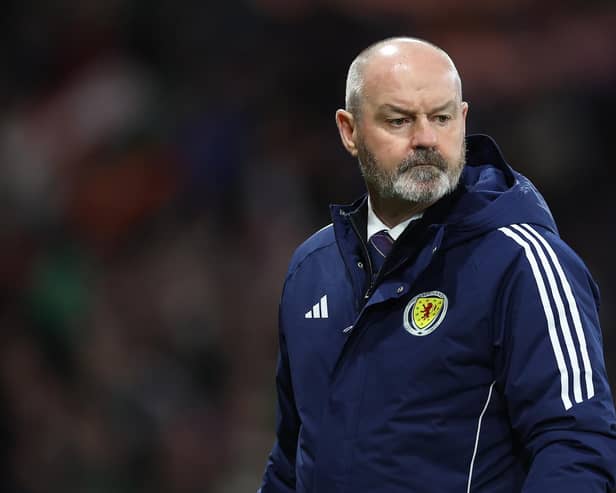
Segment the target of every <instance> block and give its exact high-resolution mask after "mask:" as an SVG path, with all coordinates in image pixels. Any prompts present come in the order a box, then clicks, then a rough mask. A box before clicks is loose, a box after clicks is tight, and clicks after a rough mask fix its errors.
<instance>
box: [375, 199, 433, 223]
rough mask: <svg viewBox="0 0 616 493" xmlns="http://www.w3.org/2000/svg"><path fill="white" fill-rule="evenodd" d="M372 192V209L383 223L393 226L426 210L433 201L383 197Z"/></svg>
mask: <svg viewBox="0 0 616 493" xmlns="http://www.w3.org/2000/svg"><path fill="white" fill-rule="evenodd" d="M369 193H370V202H371V203H372V209H373V210H374V213H375V214H376V215H377V217H378V218H379V219H380V220H381V221H383V224H385V225H387V226H388V227H389V228H393V227H395V226H397V225H398V224H400V223H401V222H403V221H406V220H407V219H410V218H411V217H413V216H416V215H417V214H419V213H421V212H423V211H425V210H426V209H427V208H428V207H430V206H431V205H432V203H417V202H409V201H408V200H403V199H399V198H383V197H380V196H379V195H377V194H376V193H371V192H370V191H369Z"/></svg>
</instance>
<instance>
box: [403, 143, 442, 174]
mask: <svg viewBox="0 0 616 493" xmlns="http://www.w3.org/2000/svg"><path fill="white" fill-rule="evenodd" d="M416 166H434V167H435V168H438V169H439V170H441V171H443V172H445V171H447V162H446V161H445V159H444V158H443V156H441V155H440V154H439V153H438V152H437V151H433V150H427V149H420V150H417V151H415V152H414V153H413V154H412V155H410V156H407V157H406V159H404V161H402V162H401V163H400V165H399V166H398V174H403V173H406V172H407V171H408V170H410V169H411V168H414V167H416Z"/></svg>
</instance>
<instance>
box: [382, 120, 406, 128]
mask: <svg viewBox="0 0 616 493" xmlns="http://www.w3.org/2000/svg"><path fill="white" fill-rule="evenodd" d="M408 122H409V119H408V118H390V119H389V120H387V123H389V124H390V125H391V126H392V127H401V126H402V125H405V124H407V123H408Z"/></svg>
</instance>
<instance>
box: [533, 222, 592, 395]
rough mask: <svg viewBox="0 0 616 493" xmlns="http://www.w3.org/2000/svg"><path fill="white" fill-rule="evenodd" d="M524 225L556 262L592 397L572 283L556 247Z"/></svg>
mask: <svg viewBox="0 0 616 493" xmlns="http://www.w3.org/2000/svg"><path fill="white" fill-rule="evenodd" d="M522 226H523V227H524V228H525V229H527V230H528V231H530V232H531V233H532V234H533V235H534V236H535V237H537V239H538V240H539V241H540V242H541V244H542V245H543V247H544V248H545V250H546V251H547V252H548V255H549V256H550V259H552V263H553V264H554V267H555V268H556V272H557V273H558V278H559V279H560V283H561V284H562V286H563V290H564V291H565V297H566V298H567V303H568V304H569V311H570V312H571V318H572V320H573V326H574V327H575V333H576V335H577V339H578V342H579V344H580V353H581V354H582V362H583V363H584V377H585V381H586V392H587V393H588V398H589V399H591V398H592V397H593V396H594V395H595V386H594V385H593V383H592V365H591V364H590V358H589V356H588V348H587V346H586V336H585V335H584V329H583V327H582V321H581V319H580V313H579V311H578V307H577V303H576V302H575V298H574V297H573V291H572V290H571V285H570V284H569V280H568V279H567V276H566V275H565V272H564V271H563V268H562V266H561V264H560V262H559V260H558V257H557V256H556V253H555V252H554V249H553V248H552V247H551V246H550V244H549V243H548V242H547V241H546V240H545V239H544V238H543V236H541V235H540V234H539V233H538V232H537V231H536V230H535V229H534V228H533V227H532V226H529V225H528V224H522Z"/></svg>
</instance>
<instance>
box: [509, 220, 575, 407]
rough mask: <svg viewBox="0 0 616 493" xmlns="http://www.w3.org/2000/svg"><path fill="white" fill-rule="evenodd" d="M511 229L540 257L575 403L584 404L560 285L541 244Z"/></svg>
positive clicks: (524, 231) (515, 227)
mask: <svg viewBox="0 0 616 493" xmlns="http://www.w3.org/2000/svg"><path fill="white" fill-rule="evenodd" d="M511 227H512V228H513V229H515V230H516V231H517V232H519V233H521V234H522V235H523V236H524V237H525V238H526V239H527V240H529V241H530V242H531V243H532V245H533V246H534V247H535V251H536V252H537V255H539V260H540V261H541V265H542V267H543V271H544V272H545V274H546V276H547V278H548V284H549V287H550V291H551V293H552V298H553V299H554V303H555V304H556V311H557V312H558V321H559V325H560V330H561V333H562V335H563V338H564V339H565V346H566V347H567V353H568V355H569V362H570V363H571V368H572V370H573V371H572V373H573V397H574V399H575V402H578V403H579V402H582V385H581V382H580V365H579V364H578V356H577V351H576V350H575V344H574V342H573V337H571V329H570V328H569V321H568V320H567V315H566V313H565V305H564V304H563V299H562V297H561V296H560V290H559V289H558V285H557V284H556V278H555V277H554V272H553V270H552V266H551V265H550V263H549V262H548V259H547V257H546V256H545V253H544V252H543V250H542V249H541V247H540V246H539V243H537V240H536V239H535V238H534V237H533V236H532V235H531V234H530V233H529V232H528V231H526V230H525V229H524V228H522V227H521V226H519V225H517V224H514V225H512V226H511Z"/></svg>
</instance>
